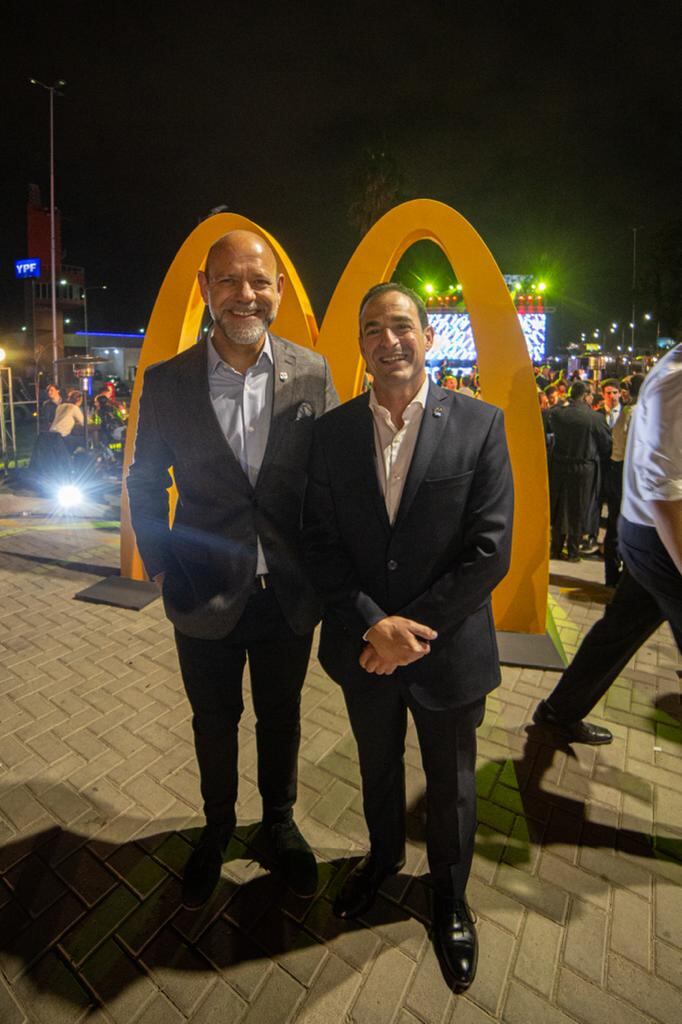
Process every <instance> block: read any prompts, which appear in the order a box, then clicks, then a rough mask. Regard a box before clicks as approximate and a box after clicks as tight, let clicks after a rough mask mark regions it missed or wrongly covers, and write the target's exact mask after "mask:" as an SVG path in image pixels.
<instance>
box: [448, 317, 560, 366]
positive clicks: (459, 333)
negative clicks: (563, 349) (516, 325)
mask: <svg viewBox="0 0 682 1024" xmlns="http://www.w3.org/2000/svg"><path fill="white" fill-rule="evenodd" d="M518 317H519V321H520V322H521V329H522V331H523V333H524V336H525V338H526V344H527V345H528V352H529V355H530V357H531V359H532V360H533V362H535V363H539V362H542V361H543V360H544V358H545V337H546V333H547V314H546V313H519V314H518ZM429 323H430V324H431V326H432V327H433V330H434V333H435V338H434V341H433V348H432V349H431V351H430V352H429V355H428V362H429V365H430V366H434V365H437V364H438V363H440V362H441V361H442V360H443V359H448V360H457V361H458V362H462V363H468V364H471V363H475V362H476V346H475V344H474V335H473V331H472V330H471V323H470V321H469V314H468V313H429Z"/></svg>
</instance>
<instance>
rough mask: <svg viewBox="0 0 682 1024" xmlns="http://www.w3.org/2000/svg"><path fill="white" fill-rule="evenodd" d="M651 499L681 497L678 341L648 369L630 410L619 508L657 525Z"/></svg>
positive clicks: (681, 362)
mask: <svg viewBox="0 0 682 1024" xmlns="http://www.w3.org/2000/svg"><path fill="white" fill-rule="evenodd" d="M651 501H682V345H677V346H676V347H675V348H674V349H672V350H671V351H670V352H668V354H667V355H666V356H664V358H663V359H661V361H660V362H659V363H658V364H657V365H656V366H655V367H654V368H653V370H651V372H650V373H649V374H648V376H647V378H646V380H645V381H644V384H643V385H642V390H641V391H640V393H639V398H638V400H637V404H636V406H635V407H634V409H633V412H632V421H631V425H630V431H629V437H628V443H627V446H626V449H625V466H624V469H623V504H622V505H621V513H622V515H623V516H624V518H625V519H627V520H628V522H630V523H634V524H635V525H638V526H653V527H654V528H655V526H656V524H655V522H654V518H653V516H652V515H651V511H650V505H649V502H651Z"/></svg>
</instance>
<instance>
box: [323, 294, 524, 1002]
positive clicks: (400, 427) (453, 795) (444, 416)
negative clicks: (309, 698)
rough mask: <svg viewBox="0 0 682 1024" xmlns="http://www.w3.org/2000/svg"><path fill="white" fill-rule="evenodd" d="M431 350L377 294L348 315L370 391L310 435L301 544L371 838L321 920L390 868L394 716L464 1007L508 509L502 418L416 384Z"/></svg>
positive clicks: (346, 910)
mask: <svg viewBox="0 0 682 1024" xmlns="http://www.w3.org/2000/svg"><path fill="white" fill-rule="evenodd" d="M432 341H433V330H432V328H431V327H430V326H429V324H428V318H427V314H426V309H425V308H424V304H423V303H422V302H421V300H420V299H419V298H418V297H417V295H415V294H414V293H413V292H412V291H410V289H408V288H405V287H403V286H402V285H398V284H380V285H377V286H375V287H374V288H372V289H370V291H369V292H368V293H367V295H366V296H365V298H364V299H363V300H362V303H361V307H360V349H361V351H362V354H363V356H364V359H365V362H366V364H367V369H368V371H369V372H370V373H371V374H372V377H373V387H372V391H371V393H370V394H369V395H367V394H364V395H361V396H359V397H358V398H355V399H353V400H352V401H351V402H348V403H347V404H346V405H343V406H341V407H340V408H338V409H335V410H334V411H332V412H331V413H330V414H329V415H327V416H324V417H323V418H322V419H321V420H320V421H319V423H318V424H316V427H315V440H314V445H313V456H312V462H311V469H310V474H309V482H308V490H307V492H306V500H305V509H304V539H305V546H306V556H307V558H308V564H309V566H310V571H311V574H312V576H313V580H314V582H315V584H316V585H317V587H318V588H319V590H320V592H321V594H322V595H323V597H324V600H325V609H324V615H323V622H322V634H321V640H320V661H321V663H322V665H323V667H324V668H325V670H326V671H327V672H328V673H329V675H330V676H331V677H332V679H334V680H335V681H336V682H337V683H339V684H340V685H341V687H342V689H343V694H344V697H345V700H346V706H347V708H348V714H349V718H350V722H351V726H352V729H353V734H354V736H355V739H356V742H357V745H358V753H359V759H360V769H361V774H362V792H363V805H364V811H365V818H366V820H367V826H368V830H369V838H370V852H369V854H368V855H367V856H366V857H365V858H363V859H362V860H361V861H360V863H359V864H358V865H356V866H355V868H354V869H353V871H351V873H350V874H349V876H348V877H347V879H346V881H345V883H344V886H343V888H342V889H341V892H340V894H339V896H338V897H337V899H336V902H335V904H334V910H335V912H336V914H337V915H338V916H340V917H342V918H353V917H359V916H361V915H362V914H364V913H365V911H366V910H367V909H368V908H369V907H370V906H371V905H372V903H373V902H374V899H375V897H376V895H377V892H378V890H379V888H380V887H381V885H382V883H383V881H384V879H385V878H386V877H387V876H388V875H391V874H394V873H395V872H396V871H399V870H400V869H401V868H402V867H403V865H404V863H405V771H404V764H403V753H404V745H405V730H406V725H407V710H408V708H409V710H410V712H411V714H412V717H413V719H414V722H415V724H416V727H417V733H418V736H419V744H420V747H421V753H422V762H423V765H424V772H425V775H426V783H427V795H426V799H427V825H426V847H427V853H428V858H429V866H430V869H431V880H432V885H433V890H434V905H433V910H434V913H433V938H434V944H435V948H436V951H437V953H438V955H439V958H440V960H441V964H442V965H443V967H444V970H445V973H446V976H447V977H448V979H449V980H450V982H451V984H452V985H453V987H454V988H455V989H456V990H458V991H461V990H463V989H465V988H468V986H469V985H470V984H471V982H472V981H473V979H474V975H475V973H476V963H477V948H478V947H477V937H476V930H475V927H474V923H473V918H472V916H471V913H470V911H469V908H468V905H467V903H466V900H465V890H466V884H467V879H468V876H469V870H470V867H471V859H472V855H473V848H474V835H475V831H476V789H475V762H476V728H477V726H478V725H479V724H480V722H481V720H482V718H483V713H484V710H485V696H486V694H487V693H488V692H489V691H490V690H492V689H494V688H495V687H496V686H497V685H498V683H499V681H500V668H499V662H498V655H497V645H496V640H495V630H494V626H493V620H492V614H491V608H490V594H491V591H492V589H493V587H494V586H495V585H496V584H497V583H499V581H500V580H501V579H502V578H503V576H504V575H505V573H506V572H507V569H508V566H509V557H510V546H511V524H512V515H513V497H512V477H511V470H510V465H509V456H508V453H507V445H506V441H505V435H504V423H503V417H502V413H501V411H500V410H499V409H496V408H495V407H494V406H491V405H488V404H487V403H486V402H481V401H476V400H473V399H471V398H468V397H466V396H464V395H460V394H459V393H458V392H453V391H448V390H446V389H443V388H439V387H436V386H435V385H433V384H431V383H429V381H428V378H427V376H426V372H425V358H426V352H427V351H428V349H429V348H430V347H431V344H432Z"/></svg>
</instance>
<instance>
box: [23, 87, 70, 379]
mask: <svg viewBox="0 0 682 1024" xmlns="http://www.w3.org/2000/svg"><path fill="white" fill-rule="evenodd" d="M29 82H30V83H31V85H39V86H40V87H41V89H45V90H46V91H47V92H49V94H50V270H51V284H52V374H53V377H54V382H55V384H58V383H59V363H58V359H59V343H58V341H57V259H56V249H57V234H56V228H55V211H54V97H55V93H56V94H57V96H62V95H63V93H61V92H60V89H61V88H63V86H65V85H66V82H65V81H64V79H63V78H58V79H57V81H56V82H55V83H54V85H45V83H44V82H39V81H38V79H37V78H30V79H29Z"/></svg>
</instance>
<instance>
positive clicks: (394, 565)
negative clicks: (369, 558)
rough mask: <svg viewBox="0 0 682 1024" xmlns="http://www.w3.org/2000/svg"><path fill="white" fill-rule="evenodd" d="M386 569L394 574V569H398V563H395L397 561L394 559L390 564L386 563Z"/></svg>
mask: <svg viewBox="0 0 682 1024" xmlns="http://www.w3.org/2000/svg"><path fill="white" fill-rule="evenodd" d="M386 568H387V569H390V570H391V572H393V570H394V569H397V568H398V563H397V562H396V561H395V559H393V558H392V559H391V560H390V562H387V563H386Z"/></svg>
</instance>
